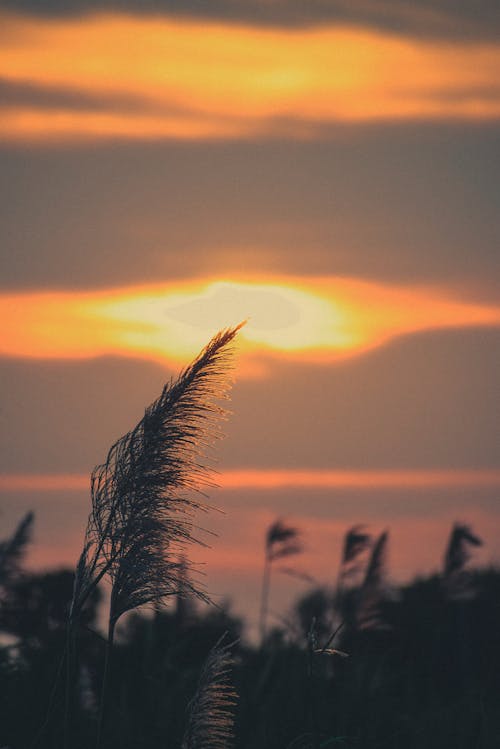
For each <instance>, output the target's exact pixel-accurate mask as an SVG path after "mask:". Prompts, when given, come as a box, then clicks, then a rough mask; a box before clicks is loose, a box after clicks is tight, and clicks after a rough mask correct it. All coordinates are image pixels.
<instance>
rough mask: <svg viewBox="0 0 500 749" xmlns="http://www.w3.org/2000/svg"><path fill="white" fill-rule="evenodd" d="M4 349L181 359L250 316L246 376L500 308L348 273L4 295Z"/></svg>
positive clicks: (55, 355)
mask: <svg viewBox="0 0 500 749" xmlns="http://www.w3.org/2000/svg"><path fill="white" fill-rule="evenodd" d="M0 315H1V317H2V320H3V321H4V327H3V334H2V339H1V341H0V355H3V356H6V357H28V358H39V359H85V358H91V357H96V356H102V355H118V356H127V357H138V358H145V359H152V360H155V361H159V362H163V363H168V364H173V365H176V366H177V365H179V364H180V363H184V362H186V361H189V359H190V358H192V357H193V356H194V355H195V354H196V353H197V352H198V351H199V350H200V348H201V347H202V346H203V345H204V344H205V343H206V341H207V340H208V338H209V337H210V336H211V335H213V333H214V332H215V331H217V330H218V329H220V328H223V327H226V326H228V325H232V324H236V323H238V322H240V321H241V320H242V319H246V318H248V323H247V325H246V326H245V327H244V328H243V330H242V331H241V333H240V351H241V354H242V356H241V373H242V374H247V375H252V374H255V373H256V372H260V371H261V370H260V369H259V367H262V366H264V367H265V366H266V363H269V362H270V360H272V358H276V357H278V358H279V357H281V358H283V357H286V358H287V359H289V360H297V361H301V362H304V361H310V362H317V363H319V364H321V363H329V362H332V361H335V360H338V359H341V358H346V357H349V356H354V355H357V354H360V353H364V352H366V351H369V350H370V349H372V348H375V347H377V346H380V345H383V344H384V343H386V342H388V341H390V340H391V339H393V338H395V337H397V336H401V335H408V334H411V333H415V332H419V331H427V330H435V329H443V328H462V327H467V326H498V325H500V308H499V307H489V306H485V305H480V304H474V303H467V302H463V301H459V300H455V299H453V298H452V297H450V296H449V295H447V294H446V292H445V291H441V290H439V289H435V288H434V289H426V288H416V287H409V286H408V287H407V286H394V285H388V284H381V283H373V282H367V281H359V280H356V279H346V278H334V277H330V278H320V279H314V278H311V279H307V280H306V279H298V278H275V279H272V278H268V279H266V280H265V281H262V280H258V279H255V280H245V281H237V280H234V281H231V280H225V281H215V280H213V281H211V280H205V281H190V282H176V283H172V284H168V285H162V286H159V285H158V286H140V287H127V288H123V289H113V290H103V291H95V292H74V293H69V292H56V291H54V292H24V293H8V294H3V295H0Z"/></svg>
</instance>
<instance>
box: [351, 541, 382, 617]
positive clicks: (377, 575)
mask: <svg viewBox="0 0 500 749" xmlns="http://www.w3.org/2000/svg"><path fill="white" fill-rule="evenodd" d="M388 541H389V531H384V532H383V533H381V535H380V536H379V537H378V539H377V541H376V542H375V544H374V546H373V549H372V552H371V555H370V561H369V564H368V568H367V570H366V573H365V578H364V580H363V584H362V586H361V589H360V591H359V604H358V609H357V612H356V623H357V626H358V629H385V628H386V626H387V625H386V624H385V622H384V621H383V618H382V611H381V604H382V601H383V597H384V584H385V580H384V578H385V570H386V566H387V545H388Z"/></svg>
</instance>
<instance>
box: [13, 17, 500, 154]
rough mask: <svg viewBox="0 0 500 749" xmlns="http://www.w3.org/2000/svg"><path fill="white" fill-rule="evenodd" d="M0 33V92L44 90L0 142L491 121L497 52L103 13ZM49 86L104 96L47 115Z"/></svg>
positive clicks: (499, 109)
mask: <svg viewBox="0 0 500 749" xmlns="http://www.w3.org/2000/svg"><path fill="white" fill-rule="evenodd" d="M0 23H1V24H2V78H3V80H4V82H6V83H9V82H10V83H12V84H15V85H20V84H21V85H22V84H28V85H29V86H31V87H33V86H37V87H39V88H40V96H37V97H36V102H35V101H34V102H33V103H32V104H31V105H30V103H29V102H26V101H23V102H20V103H19V104H18V105H16V104H11V105H10V106H9V107H7V106H6V107H4V110H3V112H2V118H1V125H0V137H2V138H4V139H14V140H15V139H21V140H25V139H47V138H57V139H64V138H71V139H81V138H109V137H127V138H228V137H229V138H231V137H242V136H256V135H257V136H258V135H262V134H271V135H273V134H283V133H285V134H288V133H290V134H292V135H297V136H304V137H308V136H311V135H313V134H314V133H315V132H316V130H317V128H318V126H321V127H322V126H324V125H325V124H331V123H335V122H374V121H384V120H395V121H401V120H403V121H404V120H411V119H418V120H420V119H427V120H435V119H443V118H444V119H453V120H455V119H459V120H488V119H498V118H499V117H500V90H499V88H498V70H499V69H500V45H499V44H495V43H492V42H490V43H486V42H483V43H470V42H463V43H459V42H456V41H455V42H453V43H446V42H442V41H441V42H438V41H433V42H431V41H423V40H420V39H416V38H415V39H411V38H409V37H398V36H397V35H395V34H391V33H387V32H383V31H375V30H367V29H362V28H358V27H349V26H333V25H332V26H326V27H325V26H323V27H321V28H319V27H318V28H312V29H311V28H309V29H269V28H258V27H249V26H244V25H237V24H229V23H222V22H210V23H209V22H204V23H201V22H199V21H193V20H178V19H177V20H176V19H168V18H154V17H148V18H144V17H140V16H131V15H109V14H108V15H106V14H97V15H93V16H92V15H89V16H85V17H84V18H76V19H75V18H70V19H64V20H61V19H54V18H52V19H45V20H41V19H37V20H36V21H35V20H33V19H30V18H27V17H24V16H17V15H15V14H7V13H3V14H1V16H0ZM44 88H45V89H46V88H50V89H51V90H52V91H53V90H54V88H55V89H57V88H60V89H61V90H62V91H65V92H68V91H71V92H75V93H81V94H82V95H85V96H86V97H88V96H89V95H99V96H100V97H101V99H100V103H99V106H98V107H93V106H92V103H91V102H89V101H88V99H87V100H86V103H85V104H84V105H81V106H77V107H72V106H68V104H67V103H66V104H65V103H64V102H63V101H61V103H60V105H59V106H57V105H55V104H54V102H53V101H51V102H47V104H46V105H45V106H44V104H43V90H44ZM124 95H126V96H130V97H135V99H134V100H133V101H132V100H130V103H129V106H128V107H127V106H124V105H123V96H124ZM103 96H104V97H105V98H107V100H108V105H107V107H103V105H102V97H103ZM117 97H118V100H117ZM120 97H122V98H120ZM117 101H118V102H119V106H117Z"/></svg>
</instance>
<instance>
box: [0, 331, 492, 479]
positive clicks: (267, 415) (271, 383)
mask: <svg viewBox="0 0 500 749" xmlns="http://www.w3.org/2000/svg"><path fill="white" fill-rule="evenodd" d="M233 322H234V321H233V320H228V321H227V323H228V325H229V324H231V323H233ZM75 336H78V330H75ZM499 344H500V334H499V332H498V331H492V330H489V331H488V330H484V329H478V330H468V331H448V332H440V333H434V334H430V333H429V334H421V335H414V336H408V337H406V338H402V339H399V340H396V341H395V342H394V343H392V344H391V345H388V346H386V347H384V348H381V349H378V350H376V351H373V352H371V353H369V354H366V355H364V356H360V357H357V358H353V359H350V360H346V361H344V362H341V363H339V364H336V365H333V366H312V365H306V364H303V365H300V364H296V363H295V364H294V365H293V366H291V365H290V364H286V363H283V364H279V363H277V364H276V365H275V366H274V368H273V370H272V372H273V376H272V377H271V378H269V379H265V380H242V379H238V380H237V383H236V386H235V389H234V392H233V398H232V404H231V410H232V411H233V412H234V416H233V417H232V418H231V419H230V420H229V422H228V423H227V425H225V428H224V431H225V433H226V435H227V437H226V439H225V440H224V442H223V443H221V445H220V446H219V448H218V449H217V454H218V455H219V456H220V459H221V465H223V466H224V467H230V466H233V467H241V466H249V467H259V468H266V467H267V468H275V467H287V468H301V467H307V468H345V469H353V468H354V469H355V468H360V469H386V468H387V469H390V468H414V469H425V468H456V469H460V468H491V467H495V466H498V447H497V446H498V444H499V443H500V422H499V420H498V409H497V408H496V407H495V406H496V404H497V401H498V371H499V367H500V345H499ZM170 374H172V372H171V371H166V370H165V369H163V368H162V367H160V366H158V365H153V364H149V363H145V362H134V361H132V360H126V359H124V360H120V359H109V358H105V359H98V360H95V361H83V362H80V363H78V362H72V363H65V362H32V361H10V360H2V361H0V381H1V385H2V387H1V393H2V398H1V400H0V435H1V438H0V473H24V472H28V473H57V472H59V473H71V472H75V473H84V474H86V473H88V472H89V471H90V470H91V468H92V467H93V466H94V465H95V464H96V463H98V462H100V461H101V460H103V458H104V457H105V455H106V453H107V450H108V448H109V446H110V444H111V443H112V442H114V441H115V440H116V439H117V438H118V437H119V436H120V435H121V434H123V433H124V432H126V431H128V430H129V429H130V428H131V427H132V426H134V424H135V423H136V422H137V421H138V420H139V418H140V417H141V416H142V413H143V410H144V407H145V406H146V405H147V404H148V403H149V402H151V400H153V398H155V397H156V395H157V394H158V393H159V392H160V389H161V387H162V385H163V384H164V382H165V381H166V379H167V378H168V377H169V376H170Z"/></svg>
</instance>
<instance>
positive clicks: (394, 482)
mask: <svg viewBox="0 0 500 749" xmlns="http://www.w3.org/2000/svg"><path fill="white" fill-rule="evenodd" d="M215 483H216V485H217V486H218V487H219V489H221V490H234V491H238V490H240V491H241V490H243V491H244V490H246V489H254V490H258V491H278V490H280V489H320V490H321V489H332V490H333V489H343V490H344V489H346V490H347V489H353V490H372V489H387V490H390V489H405V488H407V489H412V488H413V489H440V488H441V489H454V488H460V487H462V488H473V487H475V488H481V487H482V488H488V487H496V486H500V470H499V469H463V468H459V469H430V470H429V469H425V468H424V469H413V470H408V469H376V470H354V469H352V470H338V469H335V470H328V469H327V470H321V469H316V470H314V469H312V470H311V469H298V470H297V469H288V468H283V469H276V468H270V469H258V468H242V469H229V470H225V471H222V472H221V473H220V474H218V475H217V476H216V479H215ZM89 488H90V479H89V476H87V475H86V474H78V473H75V474H62V473H61V474H58V473H55V474H0V491H5V492H44V491H50V492H54V491H56V492H57V491H65V492H67V491H88V490H89Z"/></svg>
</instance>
